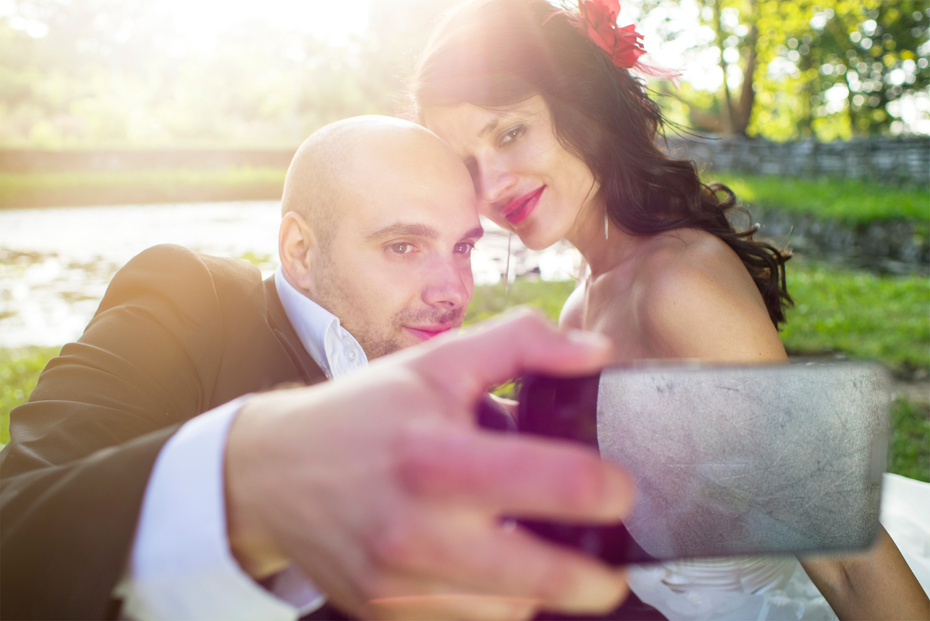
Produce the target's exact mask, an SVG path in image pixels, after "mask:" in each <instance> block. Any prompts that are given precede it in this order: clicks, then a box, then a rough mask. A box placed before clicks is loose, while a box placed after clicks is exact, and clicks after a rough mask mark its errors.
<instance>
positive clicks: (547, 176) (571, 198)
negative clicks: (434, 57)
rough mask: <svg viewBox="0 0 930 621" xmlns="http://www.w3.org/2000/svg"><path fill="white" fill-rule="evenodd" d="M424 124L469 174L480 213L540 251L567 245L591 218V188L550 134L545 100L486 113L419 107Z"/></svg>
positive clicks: (590, 178)
mask: <svg viewBox="0 0 930 621" xmlns="http://www.w3.org/2000/svg"><path fill="white" fill-rule="evenodd" d="M423 118H424V121H425V123H426V126H427V127H428V128H429V129H431V130H433V131H434V132H436V133H437V134H439V136H440V137H442V138H443V139H444V140H445V141H446V142H447V143H448V144H449V145H450V146H451V147H452V149H453V150H454V151H456V152H457V153H458V154H459V156H460V157H461V158H462V160H463V161H464V162H465V164H466V165H467V166H468V169H469V171H470V172H471V176H472V180H473V181H474V183H475V190H476V192H477V193H478V197H479V199H481V203H480V209H481V213H482V214H483V215H485V216H487V217H488V218H490V219H491V220H493V221H494V222H496V223H497V224H498V225H500V226H501V227H503V228H505V229H507V230H510V231H513V232H515V233H516V234H517V235H519V236H520V239H521V240H522V241H523V243H524V244H525V245H526V246H527V247H528V248H532V249H534V250H541V249H543V248H547V247H548V246H551V245H552V244H554V243H555V242H557V241H559V240H561V239H565V238H568V239H569V240H572V239H573V238H574V237H577V235H578V233H579V232H580V230H581V227H582V226H583V223H584V222H585V221H587V220H588V219H589V218H590V217H591V216H592V215H595V212H596V215H597V217H598V219H599V220H600V221H601V222H602V224H601V227H603V220H602V219H601V218H602V214H601V210H599V209H597V210H592V208H591V206H592V204H593V203H594V201H595V200H597V194H598V189H599V188H598V184H597V182H595V180H594V175H593V174H592V173H591V170H590V169H589V168H588V166H587V165H586V164H585V163H584V162H583V161H582V160H580V159H578V158H577V157H576V156H575V155H573V154H572V153H570V152H569V151H567V150H566V149H565V148H564V147H563V146H562V145H561V144H560V143H559V141H558V139H557V138H556V136H555V128H554V127H553V125H552V115H551V114H550V112H549V106H548V105H546V102H545V100H544V99H543V98H542V97H541V96H539V95H534V96H533V97H531V98H530V99H527V100H526V101H524V102H522V103H519V104H515V105H511V106H506V107H501V108H494V109H487V108H482V107H479V106H476V105H473V104H469V103H464V104H459V105H456V106H436V107H431V108H427V109H426V110H425V111H424V115H423Z"/></svg>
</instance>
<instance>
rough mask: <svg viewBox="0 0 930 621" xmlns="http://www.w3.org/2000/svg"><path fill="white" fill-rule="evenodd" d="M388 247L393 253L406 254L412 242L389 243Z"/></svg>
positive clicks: (411, 246) (409, 250) (411, 247)
mask: <svg viewBox="0 0 930 621" xmlns="http://www.w3.org/2000/svg"><path fill="white" fill-rule="evenodd" d="M389 248H390V250H391V252H393V253H394V254H408V253H410V252H411V251H412V250H413V244H410V243H408V242H397V243H396V244H391V245H390V246H389Z"/></svg>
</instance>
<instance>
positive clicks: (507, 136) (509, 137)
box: [500, 125, 526, 146]
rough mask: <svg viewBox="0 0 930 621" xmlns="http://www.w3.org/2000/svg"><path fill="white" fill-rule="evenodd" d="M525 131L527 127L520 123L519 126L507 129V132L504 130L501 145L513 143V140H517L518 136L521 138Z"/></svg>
mask: <svg viewBox="0 0 930 621" xmlns="http://www.w3.org/2000/svg"><path fill="white" fill-rule="evenodd" d="M525 131H526V128H525V127H524V126H523V125H518V126H516V127H513V128H511V129H508V130H507V131H506V132H504V134H503V135H502V136H501V137H500V145H501V146H505V145H508V144H510V143H512V142H513V141H515V140H516V139H517V138H519V137H520V136H522V135H523V133H524V132H525Z"/></svg>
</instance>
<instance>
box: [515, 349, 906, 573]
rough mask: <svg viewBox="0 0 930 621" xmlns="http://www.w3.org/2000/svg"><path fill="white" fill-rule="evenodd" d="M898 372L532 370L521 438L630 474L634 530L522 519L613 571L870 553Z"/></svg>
mask: <svg viewBox="0 0 930 621" xmlns="http://www.w3.org/2000/svg"><path fill="white" fill-rule="evenodd" d="M888 384H889V381H888V374H887V372H886V371H885V369H884V368H882V367H881V366H879V365H877V364H872V363H859V362H845V363H827V364H815V365H810V364H784V365H765V366H697V365H681V366H674V365H672V366H670V365H663V366H660V367H656V368H629V367H611V368H608V369H605V370H604V371H603V372H602V373H600V374H598V375H595V376H587V377H579V378H554V377H547V376H541V375H529V376H526V377H524V378H523V381H522V387H521V391H520V406H519V417H518V429H519V431H520V432H522V433H533V434H539V435H545V436H551V437H559V438H565V439H570V440H573V441H577V442H582V443H584V444H587V445H589V446H592V447H595V448H597V449H598V450H599V451H600V453H601V456H602V457H603V458H605V459H610V460H612V461H614V462H616V463H618V464H620V465H622V466H624V467H625V468H626V469H627V470H628V471H629V472H630V473H631V474H632V475H633V477H634V480H635V481H636V485H637V496H636V502H635V507H634V510H633V514H632V515H631V516H630V517H629V518H628V519H627V520H626V521H625V525H624V526H623V527H618V526H611V527H602V526H600V527H592V526H588V525H577V524H553V523H541V522H524V525H525V526H526V527H527V528H530V529H532V530H534V531H535V532H537V533H538V534H540V535H542V536H545V537H548V538H551V539H553V540H556V541H559V542H561V543H564V544H566V545H572V546H575V547H579V548H581V549H584V550H586V551H588V552H589V553H591V554H594V555H596V556H598V557H600V558H602V559H604V560H606V561H608V562H611V563H614V564H625V563H641V562H649V561H653V560H672V559H681V558H695V557H715V556H730V555H740V554H757V553H793V554H802V553H824V552H839V551H851V550H859V549H862V548H865V547H867V546H868V545H870V544H871V542H872V541H873V540H874V538H875V535H876V533H877V528H878V512H879V502H880V497H881V478H882V473H883V472H884V470H885V465H886V459H887V446H888V410H889V405H890V395H889V390H888Z"/></svg>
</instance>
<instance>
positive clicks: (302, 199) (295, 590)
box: [0, 117, 629, 619]
mask: <svg viewBox="0 0 930 621" xmlns="http://www.w3.org/2000/svg"><path fill="white" fill-rule="evenodd" d="M282 205H283V217H282V222H281V227H280V235H279V255H280V260H281V267H280V268H279V269H278V271H277V272H276V274H275V275H274V277H272V278H269V279H267V280H264V281H263V280H262V278H261V275H260V273H259V271H258V270H257V269H256V268H254V267H252V266H250V265H248V264H246V263H244V262H241V261H237V260H232V259H220V258H215V257H209V256H204V255H201V254H197V253H194V252H191V251H188V250H185V249H183V248H179V247H176V246H163V247H156V248H154V249H151V250H148V251H146V252H143V253H142V254H140V255H139V256H138V257H136V258H135V259H133V260H132V261H131V262H130V263H128V264H127V265H126V266H125V267H124V268H123V269H121V270H120V271H119V273H117V275H116V276H115V277H114V279H113V281H112V283H111V285H110V287H109V288H108V290H107V293H106V295H105V297H104V299H103V301H102V302H101V305H100V308H99V310H98V311H97V313H96V315H95V316H94V318H93V319H92V320H91V322H90V324H89V325H88V327H87V329H86V330H85V332H84V334H83V335H82V337H81V338H80V339H79V340H78V341H77V342H75V343H70V344H68V345H65V346H64V348H63V349H62V352H61V355H60V356H59V357H57V358H55V359H54V360H52V361H51V362H50V363H49V365H48V367H47V369H46V370H45V372H44V373H43V374H42V376H41V378H40V380H39V384H38V386H37V388H36V390H35V391H34V393H33V395H32V397H31V399H30V402H29V403H27V404H25V405H23V406H21V407H19V408H17V409H16V410H14V411H13V413H12V415H11V437H12V441H11V443H10V444H9V445H8V446H7V447H6V449H4V451H3V452H2V454H0V460H2V461H0V466H2V474H3V483H2V485H3V487H2V498H0V511H2V513H0V529H2V547H3V552H2V557H0V563H2V567H0V570H2V572H0V580H2V584H0V597H2V602H0V614H2V615H3V616H4V617H6V618H59V619H65V618H82V619H88V618H104V617H115V616H121V617H127V618H170V619H188V618H190V619H193V618H203V619H220V618H222V619H235V618H243V619H259V618H260V619H294V618H297V617H298V616H300V615H304V614H307V613H314V611H315V614H316V615H317V616H318V618H334V617H337V615H340V614H342V613H346V614H348V615H350V616H369V615H376V616H384V615H388V616H390V615H399V616H401V617H405V616H409V615H410V614H419V615H423V614H425V615H428V616H430V617H432V618H435V617H437V616H438V617H442V616H447V615H450V616H455V617H459V618H461V617H463V616H465V617H467V616H474V617H479V618H495V617H500V618H517V617H521V616H528V615H530V614H532V613H533V612H534V611H535V610H537V609H538V608H539V607H540V606H544V607H549V608H552V609H556V610H569V611H571V610H589V609H591V608H592V606H593V608H594V609H601V608H606V607H609V606H610V605H612V604H613V603H615V602H616V601H617V599H618V598H619V597H621V596H622V594H623V592H624V588H625V587H624V586H623V585H624V582H623V580H622V579H621V578H620V577H619V576H618V575H617V574H615V573H614V572H612V571H611V570H609V569H607V568H604V567H601V566H600V565H598V564H597V563H595V562H593V561H591V560H590V559H586V558H581V557H580V556H579V555H577V554H576V553H573V552H570V551H567V550H556V549H553V546H551V545H547V544H543V543H541V542H538V541H536V540H533V539H531V538H529V537H528V536H523V535H520V536H517V535H516V534H514V533H512V532H510V531H509V530H505V529H503V528H502V527H501V521H500V517H501V516H503V515H512V514H514V512H515V511H519V510H521V509H522V510H526V511H528V512H529V513H530V514H535V515H550V516H553V517H558V516H562V517H571V518H575V519H582V518H583V519H587V520H605V519H615V518H616V517H617V516H618V515H619V513H620V512H621V511H622V508H623V507H625V506H627V505H626V504H624V503H627V502H628V500H629V498H628V495H629V487H628V484H627V483H626V482H625V479H624V478H623V477H622V475H618V474H617V473H616V472H613V471H610V470H609V467H606V466H602V465H600V462H599V461H598V460H597V459H596V456H595V457H592V456H591V455H588V454H584V453H581V452H580V451H581V449H574V448H573V449H564V448H560V449H559V450H556V451H554V453H553V454H552V455H548V457H549V458H551V459H552V461H551V462H550V464H549V465H550V466H551V468H550V469H551V470H552V472H553V474H554V478H553V479H552V485H554V487H555V489H544V487H545V486H542V485H540V484H539V482H538V480H537V478H538V474H537V473H538V472H539V470H538V468H539V467H542V468H543V469H544V471H545V468H546V457H547V451H551V449H550V448H548V447H546V446H544V445H543V446H542V447H540V446H537V444H542V443H539V442H538V441H526V440H522V439H520V440H517V439H514V440H512V442H514V443H515V444H514V445H512V446H511V445H509V444H503V445H501V444H498V443H499V442H500V441H501V440H500V439H498V436H494V438H493V439H488V438H486V437H485V436H486V435H490V434H489V433H488V432H480V431H479V430H477V429H476V428H475V427H474V423H473V419H474V415H473V414H469V412H472V411H473V410H474V405H475V398H476V394H477V392H480V390H484V389H486V388H487V386H488V385H489V384H491V383H492V382H493V381H501V380H504V379H506V378H507V377H510V376H511V375H508V373H511V374H515V373H516V372H517V371H519V368H518V367H520V368H526V367H528V366H529V367H532V365H527V364H526V362H525V361H526V360H528V359H529V358H528V356H530V354H529V353H528V352H527V351H524V350H528V349H532V348H534V347H537V346H536V345H533V343H536V342H537V341H538V343H539V344H545V343H547V342H548V343H550V345H553V347H549V350H551V354H546V353H543V352H539V351H536V352H534V353H532V354H531V355H532V359H533V360H534V363H533V364H536V365H543V366H545V365H546V364H548V365H550V366H559V365H561V366H562V367H564V368H566V369H567V370H569V371H574V372H580V371H584V370H587V369H589V368H590V367H591V366H592V364H595V363H597V362H602V361H603V360H606V356H605V355H603V354H604V352H603V351H602V352H601V353H600V354H598V355H596V356H594V357H593V358H591V356H588V358H585V357H584V356H582V357H581V358H578V357H576V358H574V359H579V360H580V359H582V358H583V359H584V361H583V362H582V363H580V364H573V363H572V362H571V361H572V360H574V359H573V358H572V356H570V355H569V356H567V357H566V355H565V354H564V352H562V353H559V351H560V350H559V347H560V345H559V343H560V342H561V341H559V339H562V340H564V338H563V337H559V336H554V335H553V334H552V333H549V332H546V328H543V327H540V325H539V321H538V319H533V318H529V319H528V318H523V319H520V320H519V321H518V322H517V327H516V328H513V327H511V328H507V329H506V330H500V329H499V330H498V333H497V336H494V337H493V338H492V340H491V341H488V340H487V339H485V340H484V341H481V340H480V339H479V341H478V343H479V345H481V347H484V349H480V348H478V347H477V346H475V345H469V344H467V343H466V345H465V346H463V347H461V348H460V349H459V350H451V351H448V352H447V353H445V354H443V355H440V356H436V355H435V354H434V355H433V356H432V358H429V357H427V359H429V360H432V362H429V363H425V362H423V361H420V360H418V359H413V360H412V361H411V359H406V362H398V363H394V364H393V365H390V364H388V365H386V366H381V367H378V370H377V371H376V372H375V369H371V370H370V371H371V372H369V370H365V369H361V368H362V367H365V366H366V365H367V361H368V360H369V359H374V358H377V357H381V356H384V355H385V354H388V353H391V352H394V351H396V350H399V349H403V348H407V347H409V346H411V345H416V344H418V343H422V342H424V341H429V340H431V339H433V338H434V337H437V336H439V335H442V334H444V333H447V332H450V331H452V330H455V329H456V328H458V327H459V326H460V325H461V322H462V317H463V314H464V311H465V308H466V306H467V304H468V302H469V300H470V297H471V294H472V291H473V281H472V275H471V269H470V260H469V257H470V253H471V250H472V248H473V246H474V244H475V242H476V241H477V239H478V238H479V237H480V236H481V234H482V230H481V227H480V224H479V220H478V215H477V210H476V204H475V196H474V191H473V187H472V183H471V180H470V177H469V174H468V172H467V170H466V169H465V167H464V165H463V164H462V163H461V161H460V160H459V159H458V158H457V157H456V156H455V155H454V154H453V153H452V152H451V151H450V150H448V149H447V147H446V146H445V145H444V144H443V143H442V142H441V141H440V140H439V139H438V138H436V137H435V136H434V135H433V134H431V133H430V132H428V131H427V130H425V129H422V128H420V127H418V126H416V125H412V124H410V123H407V122H404V121H400V120H397V119H391V118H387V117H360V118H355V119H349V120H346V121H342V122H339V123H335V124H333V125H330V126H327V127H325V128H323V129H322V130H320V131H319V132H317V133H316V134H314V135H313V136H312V137H311V138H310V139H308V140H307V142H306V143H304V144H303V145H302V146H301V148H300V149H299V151H298V152H297V154H296V155H295V158H294V160H293V162H292V165H291V167H290V169H289V171H288V174H287V178H286V181H285V189H284V196H283V201H282ZM503 333H507V334H512V335H514V336H511V337H509V338H510V339H511V340H513V339H517V340H516V342H515V343H510V344H509V345H506V347H507V350H508V351H507V352H506V353H503V352H494V351H492V350H490V349H488V344H489V343H491V342H492V341H493V342H497V343H505V342H506V339H504V338H503V337H502V334H503ZM525 339H529V340H525ZM547 339H548V341H547ZM440 340H445V339H440ZM595 349H597V348H595ZM601 349H602V350H603V349H604V348H603V347H601ZM486 356H491V357H493V358H494V359H495V360H496V361H497V362H498V364H499V366H500V371H499V372H498V373H497V374H496V375H495V374H484V373H485V370H484V369H482V368H480V367H482V366H486V365H485V363H484V362H481V359H482V358H484V357H486ZM466 358H468V359H470V360H471V361H472V366H471V368H470V370H467V369H466V371H463V372H462V374H461V376H459V374H458V372H457V371H456V370H455V364H456V362H457V361H462V360H465V359H466ZM592 359H595V363H592V362H591V360H592ZM546 361H548V362H546ZM360 369H361V370H360ZM441 369H445V371H443V372H440V370H441ZM505 371H506V373H505ZM430 373H432V374H435V376H430ZM483 374H484V375H483ZM440 375H441V377H440ZM430 377H432V379H430ZM476 377H477V378H478V379H476ZM327 378H331V379H334V380H335V381H334V382H333V383H332V384H331V386H332V389H331V390H329V392H326V391H324V390H321V389H319V388H309V389H305V390H293V389H292V390H283V391H275V392H271V393H267V392H265V391H268V390H269V389H272V388H275V387H278V386H281V385H283V384H295V383H296V384H303V385H312V384H317V383H320V382H323V381H324V380H326V379H327ZM417 378H420V380H419V381H418V380H417ZM424 378H425V379H424ZM443 382H445V383H446V384H447V386H446V387H445V388H444V389H443V390H440V388H442V386H444V385H445V384H443ZM356 389H358V390H360V391H361V392H356ZM256 393H264V394H263V395H256ZM417 434H419V435H417ZM423 434H425V435H423ZM417 438H419V439H423V438H433V440H435V441H430V442H427V443H426V444H427V445H429V446H435V447H436V449H435V451H438V452H435V451H434V452H433V453H430V450H432V449H427V448H424V447H423V444H422V443H421V442H419V441H416V439H417ZM469 438H470V439H471V440H469ZM488 442H490V444H488ZM463 443H464V444H463ZM527 446H528V447H529V449H527V448H526V447H527ZM464 447H470V448H468V450H465V448H464ZM521 447H522V449H521ZM472 449H476V450H477V449H481V451H480V452H479V453H476V454H474V455H472V454H471V453H470V451H471V450H472ZM424 450H426V451H427V452H426V453H422V451H424ZM520 450H524V451H526V450H529V454H530V455H532V456H533V458H532V459H529V460H525V461H524V463H523V466H522V467H523V469H524V472H523V479H517V480H514V481H509V483H508V485H509V487H504V488H502V487H501V486H502V485H504V483H503V481H502V480H501V477H500V476H498V473H497V471H496V470H495V471H493V472H492V471H488V472H487V474H486V475H485V476H484V478H483V479H482V480H479V479H480V478H481V477H480V476H479V473H480V471H481V468H482V466H481V464H484V465H485V466H486V465H488V464H496V466H497V467H501V468H504V469H505V470H507V471H511V470H512V471H514V472H517V471H519V469H520V468H519V467H518V466H517V464H514V463H509V465H508V462H507V460H508V459H512V457H508V456H512V455H519V454H520ZM418 451H419V453H418ZM514 451H516V452H514ZM421 453H422V454H421ZM447 458H449V459H451V461H447ZM456 460H458V461H456ZM540 460H542V461H540ZM404 464H406V465H404ZM411 464H412V465H411ZM605 467H606V468H608V471H606V472H599V471H597V469H599V468H605ZM591 475H594V479H593V480H594V481H595V482H596V483H597V484H596V485H595V486H594V487H593V488H591V483H590V481H589V480H588V479H589V478H590V476H591ZM476 477H478V478H476ZM560 477H569V478H568V480H567V481H560V480H559V478H560ZM610 477H613V479H611V478H610ZM609 480H613V481H614V483H613V485H614V487H613V489H614V491H615V494H614V495H610V494H607V493H606V492H605V490H608V489H611V488H610V485H609V484H607V483H606V482H607V481H609ZM456 481H458V483H457V484H456ZM457 485H458V487H456V486H457ZM605 486H606V487H605ZM586 488H591V489H593V492H592V493H589V494H585V493H580V492H579V491H578V489H582V490H584V489H586ZM517 490H532V491H529V492H527V491H523V492H522V493H516V495H514V493H515V492H516V491H517ZM450 494H451V496H449V495H450ZM521 494H522V495H521ZM505 498H506V499H508V500H507V501H505V500H504V499H505ZM511 498H513V502H516V503H517V504H516V505H513V504H511V501H510V500H509V499H511ZM466 499H467V500H466ZM502 556H505V557H506V559H503V558H498V557H502ZM505 561H506V562H505ZM528 567H532V569H530V570H528ZM563 578H564V579H563ZM413 596H416V597H413ZM324 601H325V602H327V607H324V608H320V606H321V605H322V604H323V602H324ZM339 611H341V612H339Z"/></svg>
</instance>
